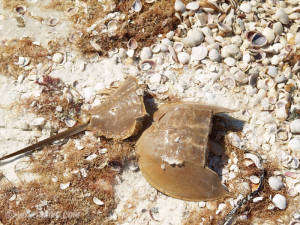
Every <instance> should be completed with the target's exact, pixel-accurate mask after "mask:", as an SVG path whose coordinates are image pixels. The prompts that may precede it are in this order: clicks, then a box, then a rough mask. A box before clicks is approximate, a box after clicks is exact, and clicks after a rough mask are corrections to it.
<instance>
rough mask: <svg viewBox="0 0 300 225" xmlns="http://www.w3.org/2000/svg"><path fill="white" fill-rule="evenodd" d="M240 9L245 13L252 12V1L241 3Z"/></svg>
mask: <svg viewBox="0 0 300 225" xmlns="http://www.w3.org/2000/svg"><path fill="white" fill-rule="evenodd" d="M240 10H241V11H242V12H244V13H250V12H251V10H252V6H251V3H250V2H243V3H242V4H241V5H240Z"/></svg>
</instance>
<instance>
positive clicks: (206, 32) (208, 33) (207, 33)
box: [201, 27, 213, 37]
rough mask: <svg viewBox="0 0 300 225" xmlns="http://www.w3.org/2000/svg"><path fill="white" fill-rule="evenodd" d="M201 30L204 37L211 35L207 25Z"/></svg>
mask: <svg viewBox="0 0 300 225" xmlns="http://www.w3.org/2000/svg"><path fill="white" fill-rule="evenodd" d="M201 30H202V32H203V34H204V35H205V36H206V37H211V36H212V35H213V33H212V31H211V29H210V28H209V27H203V28H202V29H201Z"/></svg>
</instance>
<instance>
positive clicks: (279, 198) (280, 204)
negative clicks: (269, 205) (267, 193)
mask: <svg viewBox="0 0 300 225" xmlns="http://www.w3.org/2000/svg"><path fill="white" fill-rule="evenodd" d="M272 202H273V203H274V205H275V206H276V207H277V208H279V209H281V210H284V209H286V198H285V197H284V196H283V195H281V194H276V195H275V196H274V197H273V199H272Z"/></svg>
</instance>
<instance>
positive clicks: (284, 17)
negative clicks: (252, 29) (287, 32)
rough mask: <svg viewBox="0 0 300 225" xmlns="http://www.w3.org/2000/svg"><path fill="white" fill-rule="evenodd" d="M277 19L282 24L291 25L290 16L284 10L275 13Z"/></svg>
mask: <svg viewBox="0 0 300 225" xmlns="http://www.w3.org/2000/svg"><path fill="white" fill-rule="evenodd" d="M275 18H276V19H277V20H279V22H281V23H282V24H288V23H289V16H288V14H287V13H286V12H285V11H284V9H282V8H280V9H278V10H277V11H276V13H275Z"/></svg>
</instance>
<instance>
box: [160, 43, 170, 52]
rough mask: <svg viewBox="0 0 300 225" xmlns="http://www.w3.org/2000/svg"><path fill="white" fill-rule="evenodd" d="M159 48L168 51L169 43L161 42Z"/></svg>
mask: <svg viewBox="0 0 300 225" xmlns="http://www.w3.org/2000/svg"><path fill="white" fill-rule="evenodd" d="M159 48H160V50H161V51H162V52H167V51H168V50H169V47H168V45H166V44H163V43H161V44H160V45H159Z"/></svg>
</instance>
